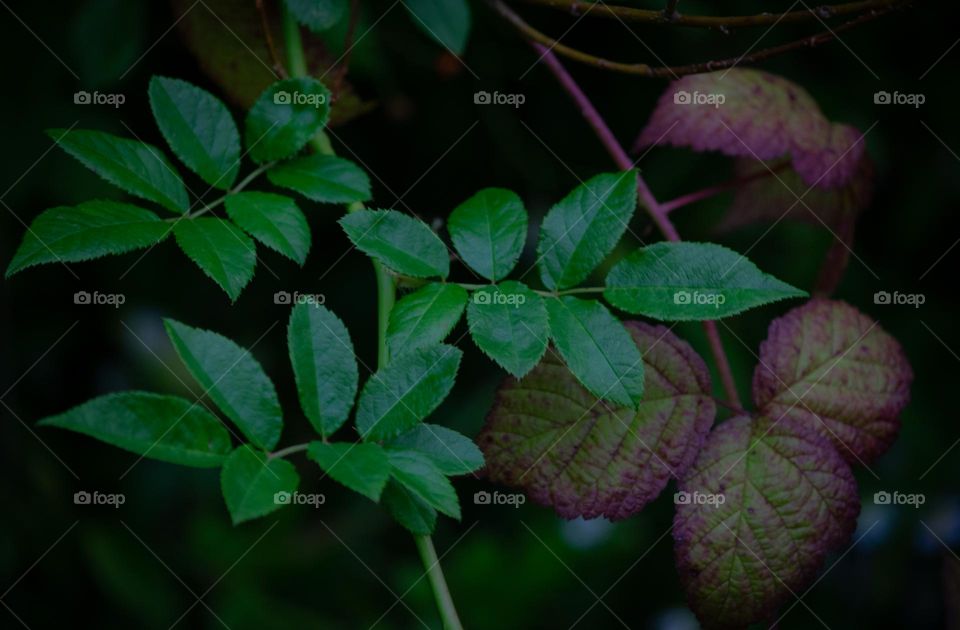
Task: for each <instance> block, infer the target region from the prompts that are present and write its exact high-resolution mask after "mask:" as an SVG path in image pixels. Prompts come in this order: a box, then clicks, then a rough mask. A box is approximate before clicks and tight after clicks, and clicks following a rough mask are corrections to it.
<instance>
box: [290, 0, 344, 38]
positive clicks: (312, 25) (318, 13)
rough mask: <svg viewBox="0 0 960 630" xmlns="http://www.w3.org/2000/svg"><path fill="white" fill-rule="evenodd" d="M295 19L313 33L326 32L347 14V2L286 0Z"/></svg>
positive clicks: (335, 0)
mask: <svg viewBox="0 0 960 630" xmlns="http://www.w3.org/2000/svg"><path fill="white" fill-rule="evenodd" d="M284 2H286V5H287V10H288V11H290V13H292V14H293V17H295V18H296V19H297V22H300V23H301V24H303V25H304V26H306V27H307V28H309V29H310V30H311V31H314V32H318V33H319V32H321V31H325V30H327V29H329V28H331V27H333V26H336V24H337V23H338V22H339V21H340V20H341V19H343V17H344V16H345V15H346V14H347V0H284Z"/></svg>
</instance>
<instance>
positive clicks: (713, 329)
mask: <svg viewBox="0 0 960 630" xmlns="http://www.w3.org/2000/svg"><path fill="white" fill-rule="evenodd" d="M531 45H532V46H533V48H534V50H536V51H537V52H538V53H539V54H540V55H541V58H542V59H543V61H544V62H546V64H547V67H548V68H549V69H550V71H551V72H552V73H553V74H554V76H555V77H556V78H557V80H558V81H559V82H560V85H561V86H562V87H563V88H564V89H565V90H566V91H567V93H568V94H569V95H570V97H571V98H572V99H573V100H574V102H575V103H576V104H577V105H578V106H579V108H580V112H581V113H582V114H583V117H584V118H585V119H586V120H587V123H588V124H589V125H590V126H591V127H592V128H593V130H594V133H595V134H596V135H597V137H598V138H599V139H600V142H601V143H602V144H603V145H604V146H605V147H606V148H607V152H608V153H609V154H610V157H611V158H613V161H614V163H616V165H617V167H618V168H620V169H622V170H624V171H626V170H630V169H632V168H633V167H634V164H633V161H632V160H631V159H630V157H629V156H628V155H627V152H626V151H624V150H623V147H622V146H621V145H620V143H619V142H618V141H617V140H616V137H615V136H614V135H613V132H612V131H610V127H609V126H608V125H607V123H606V121H605V120H604V119H603V116H601V115H600V112H598V111H597V108H596V107H594V106H593V103H591V102H590V99H589V98H587V95H586V94H585V93H584V92H583V90H582V89H580V86H579V85H577V82H576V81H575V80H574V79H573V77H572V76H571V75H570V73H569V72H567V69H566V68H564V67H563V64H561V63H560V60H559V59H557V56H556V55H555V54H554V53H553V51H552V50H550V49H548V48H545V47H544V46H542V45H540V44H538V43H536V42H531ZM637 195H638V197H639V198H640V202H641V203H642V204H643V205H644V206H645V207H646V209H647V212H648V213H649V214H650V216H651V217H652V218H653V221H654V223H656V224H657V227H659V228H660V231H661V232H663V235H664V236H665V237H666V238H667V240H669V241H679V240H680V234H679V233H678V232H677V229H676V228H675V227H674V225H673V223H671V222H670V219H669V218H668V217H667V213H666V212H664V210H663V206H661V205H660V204H659V203H658V202H657V199H656V197H654V196H653V192H652V191H651V190H650V188H649V186H647V184H646V182H645V181H644V180H643V177H642V176H641V175H640V174H639V173H637ZM703 329H704V331H705V332H706V334H707V340H708V341H709V343H710V350H711V352H712V353H713V358H714V362H715V363H716V367H717V371H718V372H719V373H720V381H721V383H723V388H724V391H725V392H726V396H727V399H728V400H729V401H730V403H731V404H733V405H735V406H737V407H742V406H743V405H742V404H741V403H740V395H739V394H738V393H737V385H736V382H735V381H734V379H733V371H732V370H731V369H730V361H729V360H728V359H727V354H726V352H725V351H724V349H723V342H722V341H721V340H720V332H719V331H718V330H717V323H716V322H712V321H707V322H703Z"/></svg>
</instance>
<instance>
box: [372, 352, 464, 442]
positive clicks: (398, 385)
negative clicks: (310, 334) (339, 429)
mask: <svg viewBox="0 0 960 630" xmlns="http://www.w3.org/2000/svg"><path fill="white" fill-rule="evenodd" d="M461 356H463V353H462V352H460V350H459V349H457V348H454V347H453V346H448V345H446V344H438V345H436V346H430V347H428V348H420V349H419V350H414V351H412V352H408V353H406V354H403V355H401V356H399V357H397V358H396V359H395V360H394V361H392V362H391V363H390V364H388V365H387V366H386V367H385V368H382V369H380V370H378V371H377V372H376V373H374V374H373V375H372V376H371V377H370V378H369V379H368V380H367V382H366V384H364V386H363V391H362V392H360V401H359V402H358V403H357V414H356V416H357V418H356V421H357V429H358V430H359V431H360V434H361V435H362V436H363V439H364V440H366V441H380V440H389V439H390V438H392V437H394V436H396V435H397V434H399V433H402V432H403V431H406V430H407V429H409V428H411V427H412V426H414V425H416V424H417V423H418V422H420V421H421V420H423V419H424V418H426V417H427V416H428V415H430V414H431V413H432V412H433V410H434V409H436V408H437V407H438V406H439V405H440V403H441V402H443V399H444V398H446V397H447V394H449V393H450V389H451V388H453V382H454V380H455V379H456V377H457V369H458V368H459V367H460V357H461Z"/></svg>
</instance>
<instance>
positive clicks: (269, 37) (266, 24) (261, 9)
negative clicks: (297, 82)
mask: <svg viewBox="0 0 960 630" xmlns="http://www.w3.org/2000/svg"><path fill="white" fill-rule="evenodd" d="M257 13H259V14H260V26H261V27H262V28H263V37H264V39H266V41H267V49H268V50H269V51H270V59H271V60H272V61H273V69H274V70H275V71H276V72H277V74H278V75H280V78H282V79H286V78H288V77H289V76H290V75H289V74H287V69H286V67H284V65H283V62H282V61H281V60H280V55H279V54H277V47H276V46H275V45H274V43H273V33H271V31H270V20H269V18H268V17H267V9H266V7H265V6H263V0H257Z"/></svg>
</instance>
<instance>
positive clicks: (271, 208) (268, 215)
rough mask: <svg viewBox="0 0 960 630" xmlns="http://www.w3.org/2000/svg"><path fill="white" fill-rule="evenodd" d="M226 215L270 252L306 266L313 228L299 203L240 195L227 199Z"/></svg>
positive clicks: (257, 194)
mask: <svg viewBox="0 0 960 630" xmlns="http://www.w3.org/2000/svg"><path fill="white" fill-rule="evenodd" d="M226 206H227V215H228V216H229V217H230V218H231V219H232V220H233V222H234V223H236V224H237V225H238V226H240V228H241V229H242V230H243V231H245V232H246V233H247V234H249V235H250V236H252V237H254V238H255V239H257V240H258V241H260V242H261V243H263V244H264V245H266V246H267V247H269V248H270V249H272V250H274V251H277V252H280V253H281V254H283V255H284V256H286V257H287V258H289V259H291V260H293V261H294V262H297V263H299V264H301V265H302V264H303V263H304V262H306V260H307V254H308V253H310V226H309V225H308V224H307V218H306V217H305V216H303V212H301V211H300V208H298V207H297V204H296V202H294V200H293V199H290V198H289V197H284V196H283V195H274V194H273V193H262V192H240V193H235V194H232V195H230V196H228V197H227V200H226Z"/></svg>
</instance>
